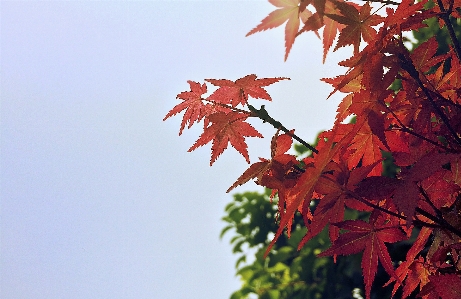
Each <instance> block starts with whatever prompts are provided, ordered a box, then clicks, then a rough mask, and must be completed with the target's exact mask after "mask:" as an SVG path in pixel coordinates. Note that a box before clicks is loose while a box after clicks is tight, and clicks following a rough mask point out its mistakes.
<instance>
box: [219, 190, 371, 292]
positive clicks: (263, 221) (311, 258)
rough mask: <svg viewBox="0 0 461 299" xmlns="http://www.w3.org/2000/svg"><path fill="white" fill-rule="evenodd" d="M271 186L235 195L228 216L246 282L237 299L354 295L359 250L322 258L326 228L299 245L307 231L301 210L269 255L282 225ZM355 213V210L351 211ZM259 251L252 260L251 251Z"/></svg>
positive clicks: (358, 283) (326, 242) (239, 271)
mask: <svg viewBox="0 0 461 299" xmlns="http://www.w3.org/2000/svg"><path fill="white" fill-rule="evenodd" d="M269 197H270V191H269V190H267V191H266V192H265V193H264V194H260V193H257V192H245V193H243V194H236V195H234V201H233V202H231V203H230V204H228V205H227V207H226V213H227V215H226V216H225V217H224V218H223V220H224V221H225V222H227V223H228V225H227V226H226V227H225V228H224V229H223V231H222V233H221V236H223V235H224V234H225V233H226V232H228V231H229V230H232V229H233V230H234V231H235V233H236V235H235V236H234V237H233V238H232V239H231V244H232V245H233V252H234V253H237V254H239V255H240V256H239V257H238V259H237V263H236V268H237V275H238V276H240V278H241V280H242V283H243V285H242V288H241V289H240V290H238V291H236V292H234V293H233V294H232V296H231V298H232V299H234V298H235V299H237V298H249V295H250V294H254V295H257V296H258V298H261V299H264V298H294V299H296V298H338V299H340V298H353V297H352V294H353V290H354V289H355V288H361V287H363V282H362V275H361V269H360V256H359V255H356V256H350V257H347V258H339V259H338V262H337V263H336V264H335V263H334V261H333V259H331V258H318V257H317V254H319V253H320V252H321V251H324V250H325V249H327V248H328V247H329V246H330V245H331V243H330V241H329V237H328V231H327V229H324V230H323V231H322V232H321V233H320V234H319V235H318V236H316V237H315V238H314V239H312V240H311V241H309V243H308V244H307V245H306V246H304V247H303V248H302V249H301V250H300V251H298V250H297V247H298V244H299V242H300V241H301V239H302V238H303V236H304V235H305V234H306V228H305V226H304V225H303V220H302V217H301V216H300V215H297V216H296V217H295V221H294V223H293V229H292V232H291V237H290V238H288V236H287V235H286V234H285V235H284V236H282V237H280V238H279V240H278V241H277V243H276V244H275V246H274V247H273V249H272V251H271V254H270V255H269V256H268V257H267V258H266V259H264V258H263V255H264V251H265V250H266V247H267V246H268V245H269V243H270V240H271V239H272V237H273V234H274V233H275V231H276V230H277V224H276V223H275V221H274V219H276V208H275V204H274V203H271V201H270V198H269ZM349 217H351V218H352V215H349ZM252 252H255V254H254V258H253V260H252V261H248V260H247V259H248V257H249V256H251V255H252Z"/></svg>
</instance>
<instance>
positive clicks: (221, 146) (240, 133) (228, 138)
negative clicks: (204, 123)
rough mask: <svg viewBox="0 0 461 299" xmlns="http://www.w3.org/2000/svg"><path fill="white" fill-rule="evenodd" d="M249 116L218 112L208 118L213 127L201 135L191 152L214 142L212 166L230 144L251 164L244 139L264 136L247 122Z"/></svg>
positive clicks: (210, 126)
mask: <svg viewBox="0 0 461 299" xmlns="http://www.w3.org/2000/svg"><path fill="white" fill-rule="evenodd" d="M247 118H248V114H244V113H240V112H229V113H225V112H217V113H214V114H212V115H210V116H209V117H208V119H209V120H210V122H211V125H209V126H208V127H206V128H205V129H204V131H203V133H202V135H200V137H199V139H197V141H195V143H194V145H193V146H192V147H191V148H190V149H189V150H188V151H189V152H191V151H193V150H195V149H196V148H198V147H200V146H202V145H205V144H207V143H209V142H210V141H213V145H212V147H211V161H210V165H212V164H213V163H214V162H215V161H216V159H217V158H218V156H219V155H220V154H222V152H224V150H225V149H226V148H227V145H228V144H229V142H230V143H231V145H232V146H233V147H234V148H235V149H236V150H237V151H238V152H239V153H240V154H242V156H243V157H245V159H246V161H247V162H248V163H250V158H249V156H248V150H247V147H248V146H247V144H246V142H245V138H244V137H259V138H262V137H263V136H262V135H261V134H260V133H259V132H258V131H256V129H255V128H253V127H252V126H251V125H250V124H249V123H247V122H245V120H246V119H247Z"/></svg>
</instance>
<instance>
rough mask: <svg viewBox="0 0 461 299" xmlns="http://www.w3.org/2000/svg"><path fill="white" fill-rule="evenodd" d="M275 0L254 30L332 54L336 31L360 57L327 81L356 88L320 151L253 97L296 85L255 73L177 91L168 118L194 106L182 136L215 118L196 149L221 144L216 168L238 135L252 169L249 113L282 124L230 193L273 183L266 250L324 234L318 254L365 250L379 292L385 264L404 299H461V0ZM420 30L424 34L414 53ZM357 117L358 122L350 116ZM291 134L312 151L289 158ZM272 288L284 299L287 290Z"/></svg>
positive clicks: (215, 150) (341, 88) (366, 280)
mask: <svg viewBox="0 0 461 299" xmlns="http://www.w3.org/2000/svg"><path fill="white" fill-rule="evenodd" d="M270 2H271V3H272V4H273V5H275V6H277V7H278V8H277V9H276V10H275V11H274V12H272V13H271V14H269V16H267V17H266V18H265V19H263V20H262V22H261V24H259V25H258V26H257V27H255V28H254V29H253V30H251V31H250V32H249V35H250V34H253V33H255V32H258V31H263V30H267V29H270V28H273V27H277V26H280V25H282V24H284V23H285V22H286V29H285V45H286V54H285V59H286V58H287V57H288V54H289V51H290V49H291V47H292V45H293V43H294V41H295V39H296V38H300V36H301V35H302V34H304V32H308V31H313V32H314V33H316V34H318V32H319V31H320V30H322V41H323V46H324V57H323V59H324V60H325V58H326V56H327V53H328V51H329V49H330V48H331V46H332V45H333V43H334V41H335V38H336V36H338V37H337V40H336V45H335V49H334V50H336V49H338V48H340V47H344V46H348V45H352V46H353V53H352V56H351V57H350V58H349V59H347V60H345V61H342V62H339V64H340V65H342V66H346V67H348V68H349V69H348V71H347V72H346V73H345V74H343V75H340V76H337V77H334V78H326V79H323V81H325V82H326V83H328V84H331V85H332V87H333V92H332V94H333V93H336V92H342V93H345V94H346V95H345V97H344V99H343V100H342V102H341V103H340V105H339V107H338V110H337V112H338V113H337V116H336V120H335V122H334V124H333V126H332V128H331V129H330V130H328V131H325V132H322V133H321V134H320V135H319V138H318V143H317V144H316V145H315V146H314V145H311V144H309V143H307V142H305V141H304V140H303V139H302V138H300V137H299V136H297V135H296V134H294V130H288V129H287V128H286V127H285V126H283V125H282V123H281V122H279V121H277V120H275V119H273V118H272V117H271V116H270V114H269V113H268V112H267V111H266V109H265V107H264V106H261V108H259V109H257V108H255V107H254V106H253V105H251V104H250V103H249V99H250V97H251V98H260V99H265V100H271V97H270V95H269V94H268V93H267V92H266V90H265V89H264V87H265V86H268V85H270V84H273V83H276V82H278V81H281V80H286V79H288V78H262V79H258V78H257V76H256V75H248V76H245V77H243V78H240V79H238V80H236V81H231V80H225V79H221V80H216V79H207V80H206V81H207V82H208V83H211V84H212V85H214V86H216V87H217V89H216V91H214V92H213V93H212V94H211V95H209V96H204V95H205V94H206V93H207V86H206V83H203V84H201V83H198V82H193V81H189V85H190V91H185V92H182V93H180V94H178V98H179V99H180V100H182V102H181V103H180V104H178V105H176V106H175V107H174V108H173V109H172V110H171V111H170V112H169V113H168V114H167V115H166V116H165V119H167V118H169V117H171V116H173V115H175V114H177V113H180V112H182V111H184V110H185V114H184V116H183V120H182V123H181V128H180V134H181V132H182V130H183V129H184V128H185V126H186V125H187V126H188V127H189V128H190V127H191V126H192V125H193V124H195V123H198V122H200V121H202V120H203V122H204V132H203V133H202V135H201V136H200V137H199V139H198V140H197V141H196V142H195V144H194V145H193V146H192V147H191V148H190V149H189V151H191V150H195V149H196V148H198V147H200V146H203V145H205V144H207V143H209V142H212V148H211V149H212V154H211V162H210V164H213V162H214V161H216V159H217V158H218V156H219V155H220V154H221V153H222V152H223V151H224V150H225V149H226V148H227V146H228V143H229V142H230V143H231V145H232V146H233V147H234V148H235V149H236V150H237V151H239V152H240V153H241V154H242V155H243V156H244V157H245V159H246V160H247V161H248V163H250V161H249V157H248V150H247V145H246V142H245V137H261V134H260V133H259V132H258V131H257V130H256V129H255V128H254V127H252V126H251V125H250V124H249V123H247V122H246V120H247V119H248V118H249V117H258V118H260V119H261V120H262V121H263V122H267V123H269V124H271V125H272V126H274V128H275V129H276V133H275V135H274V137H273V138H272V142H271V145H270V147H271V157H270V158H266V159H263V158H260V161H259V162H255V163H253V164H251V165H250V167H249V168H248V169H247V170H246V171H245V172H244V173H243V174H242V175H241V176H240V177H239V178H238V179H237V181H236V182H235V183H234V184H233V185H232V186H231V187H230V188H229V190H228V192H229V191H230V190H232V189H233V188H235V187H237V186H239V185H241V184H244V183H246V182H248V181H250V180H255V181H256V183H257V184H259V185H261V186H264V187H266V188H269V189H271V195H270V197H271V198H274V199H275V200H274V202H276V203H277V213H276V214H277V217H276V218H277V220H278V226H277V229H276V231H275V235H274V237H273V239H272V241H271V242H269V243H268V245H267V248H264V252H261V255H262V257H267V256H268V255H269V254H270V253H271V252H276V253H277V255H276V256H278V255H280V253H278V252H277V251H276V250H277V244H278V243H277V242H278V240H282V239H283V238H284V237H285V235H286V238H287V242H289V241H290V240H292V241H290V242H294V241H296V243H298V249H300V248H302V247H303V246H304V245H305V244H306V243H308V242H310V243H311V244H312V243H314V244H315V242H317V241H318V239H316V238H321V236H322V234H324V233H325V234H328V237H329V239H330V241H331V244H332V245H331V246H330V247H329V248H326V247H322V246H319V247H318V248H317V249H321V252H318V254H317V252H314V253H315V254H316V257H315V259H314V261H325V259H320V258H324V257H327V256H333V257H334V258H333V260H334V261H338V263H339V264H338V265H341V258H342V257H341V256H344V255H345V256H350V255H355V254H358V253H361V261H360V268H361V272H362V276H363V284H364V290H365V296H366V298H367V299H368V298H371V296H372V285H373V282H375V277H376V274H377V272H378V264H380V265H381V266H382V269H384V272H385V273H386V275H387V278H388V282H387V283H386V284H387V285H391V286H392V294H396V292H397V291H398V290H399V289H401V292H402V295H401V296H402V297H403V298H406V297H408V296H409V295H410V294H411V293H413V292H415V293H417V294H418V296H420V297H422V298H428V299H429V298H443V299H451V298H453V299H454V298H460V297H461V258H460V254H461V212H460V211H461V192H460V191H461V171H460V170H461V46H460V43H459V36H457V35H456V32H455V27H456V25H458V26H459V18H461V14H460V11H461V2H460V1H459V0H437V1H436V2H431V1H420V2H416V3H415V1H413V0H403V1H402V2H395V1H389V0H383V1H374V2H360V3H353V2H349V1H348V2H345V1H337V0H314V1H300V0H270ZM427 24H429V26H434V24H437V25H438V26H439V28H440V30H441V32H442V33H441V34H437V35H436V34H431V32H430V30H425V29H424V28H425V27H427V26H428V25H427ZM413 30H417V31H419V34H422V35H423V36H424V39H426V40H425V41H424V42H422V43H420V44H419V45H417V46H416V47H415V48H414V49H408V48H407V46H406V42H407V38H408V34H409V33H410V32H411V31H413ZM338 33H339V34H338ZM443 35H445V38H443V39H441V36H443ZM444 49H445V50H444ZM410 50H411V51H410ZM350 116H354V118H355V121H354V122H353V123H345V122H344V121H345V120H346V119H347V118H348V117H350ZM281 131H282V132H283V134H281ZM293 139H294V140H296V141H298V142H300V143H301V144H302V145H304V146H305V147H306V148H307V149H309V150H310V151H311V155H309V156H307V157H305V158H302V157H301V158H299V159H297V156H296V155H292V154H288V153H287V151H288V150H289V149H290V148H291V146H292V142H293ZM383 157H388V160H387V162H386V160H384V161H383ZM390 159H392V160H390ZM389 161H392V164H393V165H394V167H395V169H396V171H395V173H394V174H393V175H391V176H385V175H383V174H382V173H383V164H386V163H387V164H389ZM349 211H353V212H349ZM269 214H270V213H269ZM294 227H300V228H302V229H303V230H301V231H302V233H301V236H302V237H300V235H299V234H298V233H296V234H293V236H292V235H291V234H292V231H293V230H294ZM296 231H297V230H296ZM279 242H280V241H279ZM399 244H409V246H407V247H408V248H407V249H406V250H405V254H404V256H402V257H399V259H398V261H399V263H398V264H396V263H394V261H396V260H395V258H394V260H393V257H391V256H390V254H389V247H390V246H398V245H399ZM279 258H280V257H279ZM274 259H275V260H277V257H276V258H274V256H272V260H274ZM308 260H309V259H307V260H302V262H305V263H308ZM268 262H270V260H269V261H268ZM317 263H322V262H317ZM327 263H328V262H327ZM276 265H278V264H277V263H275V264H274V266H276ZM279 270H280V271H281V269H274V271H275V272H277V271H279ZM275 272H274V273H275ZM341 277H342V278H345V276H341ZM447 285H448V286H450V287H446V286H447ZM378 287H379V286H378ZM325 289H326V288H325V287H323V290H324V291H325ZM328 290H330V288H328ZM267 294H269V295H271V293H267ZM272 294H273V296H275V297H277V296H278V295H277V290H274V291H273V292H272Z"/></svg>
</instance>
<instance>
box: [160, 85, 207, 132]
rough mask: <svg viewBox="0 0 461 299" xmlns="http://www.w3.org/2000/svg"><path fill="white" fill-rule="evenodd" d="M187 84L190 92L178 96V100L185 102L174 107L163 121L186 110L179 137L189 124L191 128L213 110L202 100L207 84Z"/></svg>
mask: <svg viewBox="0 0 461 299" xmlns="http://www.w3.org/2000/svg"><path fill="white" fill-rule="evenodd" d="M187 82H188V83H189V85H190V91H184V92H181V93H179V94H178V95H177V96H176V98H177V99H181V100H183V101H184V102H182V103H179V104H178V105H176V106H174V107H173V109H171V110H170V111H169V112H168V114H167V115H166V116H165V118H163V120H166V119H167V118H169V117H171V116H173V115H176V114H178V113H180V112H181V111H183V110H186V112H185V113H184V116H183V118H182V121H181V128H180V129H179V135H181V134H182V131H183V130H184V127H185V126H186V124H187V123H189V125H188V128H190V127H191V126H192V125H193V124H194V122H199V121H200V120H202V118H204V117H205V116H206V115H208V114H209V112H210V110H212V109H213V107H212V106H211V105H210V104H206V103H204V101H203V98H202V95H203V94H204V93H206V91H207V89H206V84H205V83H203V84H202V85H200V83H198V82H195V81H190V80H189V81H187Z"/></svg>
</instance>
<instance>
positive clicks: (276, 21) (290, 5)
mask: <svg viewBox="0 0 461 299" xmlns="http://www.w3.org/2000/svg"><path fill="white" fill-rule="evenodd" d="M269 2H270V3H271V4H272V5H274V6H276V7H280V8H279V9H276V10H274V11H273V12H271V13H270V14H269V15H268V16H267V17H265V18H264V19H263V20H262V21H261V23H260V24H259V25H258V26H256V27H255V28H253V29H252V30H251V31H250V32H248V33H247V35H246V36H249V35H251V34H253V33H256V32H259V31H264V30H268V29H272V28H275V27H278V26H280V25H282V24H284V23H285V22H287V24H286V26H285V48H286V51H285V60H287V58H288V54H289V53H290V50H291V47H292V46H293V43H294V41H295V38H296V36H297V34H298V31H299V25H300V23H301V22H300V20H299V19H300V18H302V19H307V18H308V17H309V16H311V15H312V13H311V12H310V11H309V10H307V9H306V5H307V3H303V1H301V0H269ZM306 2H307V1H306Z"/></svg>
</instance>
